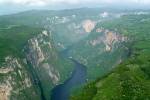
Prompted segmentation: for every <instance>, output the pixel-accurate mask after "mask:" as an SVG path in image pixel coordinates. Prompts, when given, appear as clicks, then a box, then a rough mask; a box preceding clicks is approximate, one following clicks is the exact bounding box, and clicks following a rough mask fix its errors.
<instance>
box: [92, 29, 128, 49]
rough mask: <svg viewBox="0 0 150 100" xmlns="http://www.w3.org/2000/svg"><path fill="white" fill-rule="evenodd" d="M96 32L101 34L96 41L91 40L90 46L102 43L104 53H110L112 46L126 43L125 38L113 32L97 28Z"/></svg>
mask: <svg viewBox="0 0 150 100" xmlns="http://www.w3.org/2000/svg"><path fill="white" fill-rule="evenodd" d="M96 32H98V33H101V35H100V36H98V37H97V38H96V39H94V40H91V41H90V44H91V45H92V46H96V45H98V44H101V43H103V44H104V45H105V50H106V51H111V50H112V48H113V45H114V44H116V43H120V42H124V41H127V37H125V36H123V35H121V34H119V33H117V32H114V31H110V30H107V29H103V28H97V29H96Z"/></svg>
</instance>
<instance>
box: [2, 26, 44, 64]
mask: <svg viewBox="0 0 150 100" xmlns="http://www.w3.org/2000/svg"><path fill="white" fill-rule="evenodd" d="M41 30H42V29H41V28H34V27H28V26H24V25H22V26H11V25H7V26H6V27H3V28H1V29H0V62H3V61H4V57H6V56H8V55H13V56H21V55H22V54H21V53H22V48H23V46H24V45H25V44H26V43H27V41H28V40H29V39H30V38H32V37H33V36H34V35H36V34H39V33H40V32H41Z"/></svg>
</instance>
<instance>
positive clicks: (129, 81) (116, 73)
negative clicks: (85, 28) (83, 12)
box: [71, 14, 150, 100]
mask: <svg viewBox="0 0 150 100" xmlns="http://www.w3.org/2000/svg"><path fill="white" fill-rule="evenodd" d="M149 16H150V15H149V14H148V15H143V14H141V15H127V16H123V17H122V18H120V19H116V20H112V21H109V22H105V23H100V24H99V25H97V27H105V28H107V29H110V30H114V29H115V30H116V31H118V32H119V33H121V34H123V35H125V36H127V37H129V39H130V42H129V43H128V44H129V50H130V52H129V57H128V58H127V59H126V60H125V61H123V62H121V63H120V64H119V65H117V67H116V68H114V69H113V70H112V71H111V72H110V73H109V74H108V75H105V76H104V77H101V78H99V79H97V80H96V81H94V82H92V83H89V84H87V85H86V86H85V87H84V88H83V89H82V91H81V92H79V93H77V94H76V95H73V96H72V97H71V100H100V99H102V100H112V99H113V100H149V99H150V94H149V93H150V91H149V90H150V85H149V84H150V73H149V71H150V59H149V58H150V52H149V51H150V27H149V25H150V20H149Z"/></svg>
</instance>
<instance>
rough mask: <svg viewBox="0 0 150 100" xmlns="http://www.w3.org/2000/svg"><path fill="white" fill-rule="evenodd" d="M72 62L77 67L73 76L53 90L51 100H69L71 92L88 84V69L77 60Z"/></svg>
mask: <svg viewBox="0 0 150 100" xmlns="http://www.w3.org/2000/svg"><path fill="white" fill-rule="evenodd" d="M71 60H72V62H74V65H75V67H74V70H73V72H72V75H71V77H70V78H69V79H68V80H66V81H65V82H64V83H63V84H60V85H58V86H56V87H55V88H54V89H53V90H52V96H51V100H69V97H70V93H71V90H72V89H73V88H74V87H77V86H79V85H82V84H84V83H85V82H86V74H87V71H86V67H85V66H84V65H82V64H80V63H78V62H77V61H76V60H73V59H71Z"/></svg>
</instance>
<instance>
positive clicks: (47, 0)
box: [0, 0, 150, 6]
mask: <svg viewBox="0 0 150 100" xmlns="http://www.w3.org/2000/svg"><path fill="white" fill-rule="evenodd" d="M90 3H91V4H116V3H121V4H123V3H124V4H135V3H137V4H145V5H147V4H150V0H124V1H123V0H0V4H12V5H24V6H46V5H57V4H61V5H66V4H71V5H79V4H90Z"/></svg>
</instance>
